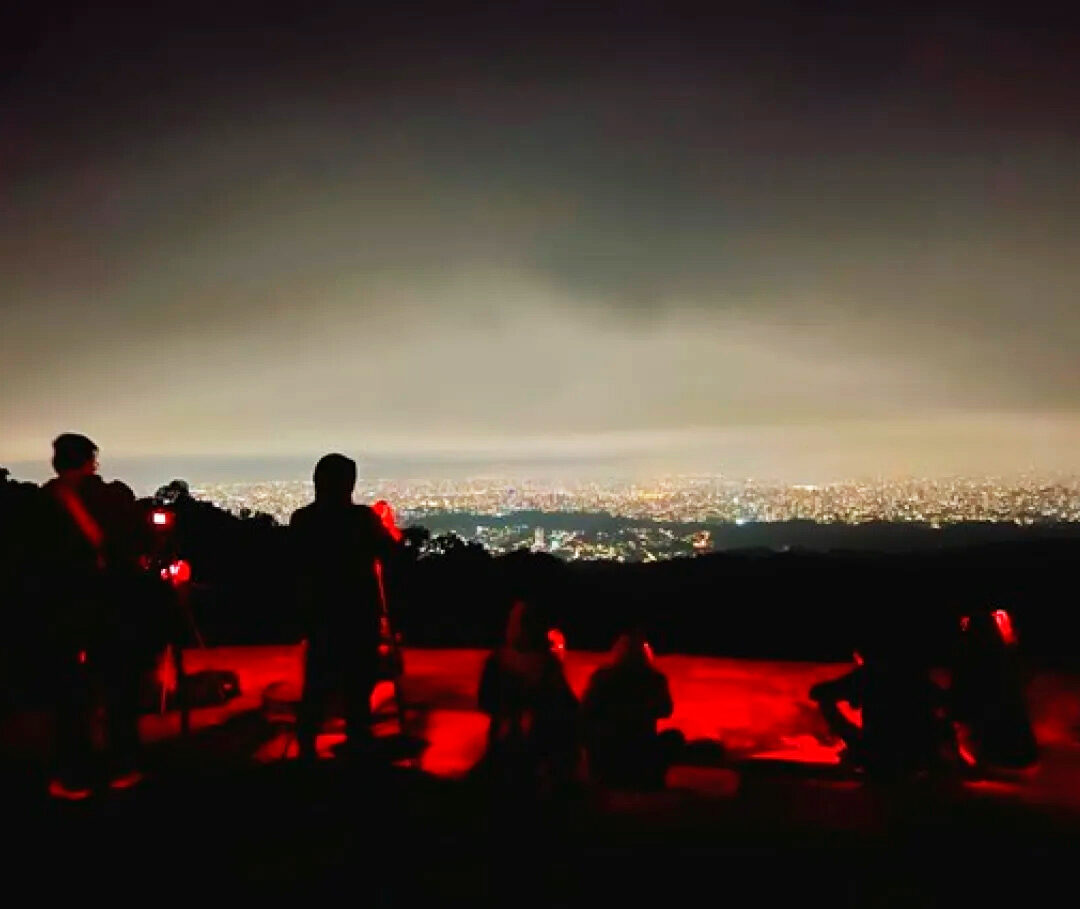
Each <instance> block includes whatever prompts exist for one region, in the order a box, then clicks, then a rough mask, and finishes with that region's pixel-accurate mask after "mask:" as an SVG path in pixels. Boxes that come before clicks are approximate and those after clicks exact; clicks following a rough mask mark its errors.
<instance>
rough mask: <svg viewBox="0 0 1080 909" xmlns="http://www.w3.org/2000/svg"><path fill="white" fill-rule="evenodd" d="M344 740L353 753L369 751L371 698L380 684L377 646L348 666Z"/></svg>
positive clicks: (348, 662) (349, 661) (371, 735)
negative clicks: (378, 683) (376, 686)
mask: <svg viewBox="0 0 1080 909" xmlns="http://www.w3.org/2000/svg"><path fill="white" fill-rule="evenodd" d="M344 668H345V672H344V676H345V679H344V681H345V698H344V700H345V737H346V740H347V742H348V747H349V749H350V750H351V751H356V752H363V751H365V750H368V749H370V746H371V743H372V741H373V739H374V733H373V731H372V728H371V723H372V717H371V697H372V695H373V694H374V693H375V685H376V683H377V681H378V665H377V663H376V650H375V646H371V647H369V648H367V652H365V653H363V654H361V655H358V656H357V657H354V658H353V659H351V660H347V661H346V662H345V667H344Z"/></svg>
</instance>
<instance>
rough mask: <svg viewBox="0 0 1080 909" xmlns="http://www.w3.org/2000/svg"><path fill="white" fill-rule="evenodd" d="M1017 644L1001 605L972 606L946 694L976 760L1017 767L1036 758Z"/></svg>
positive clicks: (1008, 619) (961, 636)
mask: <svg viewBox="0 0 1080 909" xmlns="http://www.w3.org/2000/svg"><path fill="white" fill-rule="evenodd" d="M1017 647H1018V642H1017V639H1016V634H1015V631H1014V630H1013V627H1012V622H1011V619H1010V618H1009V615H1008V613H1007V612H1005V611H1004V610H988V609H979V610H974V611H972V613H971V614H970V615H968V616H967V617H966V619H965V621H964V623H963V625H962V629H961V635H960V641H959V647H958V653H957V656H956V661H955V665H954V667H953V682H952V685H951V687H950V689H949V695H950V703H951V706H952V712H953V717H954V719H955V720H956V722H957V723H958V724H959V725H960V726H961V728H962V730H963V732H964V733H965V734H964V739H965V745H966V746H967V747H968V751H969V757H970V758H972V759H974V761H975V764H976V765H982V766H987V765H989V766H993V767H1000V768H1009V769H1018V768H1023V767H1029V766H1031V765H1032V764H1034V763H1035V762H1036V760H1038V746H1037V744H1036V741H1035V734H1034V732H1033V730H1032V728H1031V720H1030V718H1029V716H1028V709H1027V703H1026V701H1025V697H1024V684H1023V678H1022V673H1021V670H1020V666H1019V661H1018V657H1017Z"/></svg>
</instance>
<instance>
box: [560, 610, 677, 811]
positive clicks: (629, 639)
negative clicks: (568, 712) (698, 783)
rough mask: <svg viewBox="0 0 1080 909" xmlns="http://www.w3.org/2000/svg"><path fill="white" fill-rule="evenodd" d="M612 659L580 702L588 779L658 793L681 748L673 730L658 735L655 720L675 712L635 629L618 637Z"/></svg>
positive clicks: (661, 677) (662, 677) (596, 674)
mask: <svg viewBox="0 0 1080 909" xmlns="http://www.w3.org/2000/svg"><path fill="white" fill-rule="evenodd" d="M612 657H613V658H612V661H611V663H610V664H609V665H607V666H601V667H600V668H599V669H597V670H596V671H595V672H594V673H593V675H592V677H591V678H590V679H589V684H588V687H587V688H586V689H585V694H584V696H583V697H582V701H581V721H582V738H583V742H584V745H585V756H586V760H587V763H588V768H589V777H590V778H591V779H592V780H593V781H594V782H597V783H600V784H601V785H605V786H611V787H614V788H621V789H634V790H649V789H660V788H663V786H664V782H665V777H666V775H667V770H668V767H669V766H670V764H671V763H672V761H673V760H674V759H675V758H676V757H677V755H678V753H679V751H680V750H681V748H682V747H683V745H685V739H684V738H683V735H682V733H681V732H679V731H678V730H677V729H668V730H665V731H664V732H662V733H659V734H658V733H657V729H656V724H657V721H659V720H662V719H666V718H667V717H669V716H671V714H672V711H673V710H674V704H673V703H672V700H671V690H670V687H669V685H668V680H667V677H666V676H665V675H664V674H663V673H662V672H661V671H660V670H659V669H657V668H656V666H655V665H654V664H653V655H652V649H651V648H650V647H649V644H648V642H647V641H646V640H645V636H644V635H643V633H642V632H641V631H640V630H639V629H635V630H632V631H629V632H627V633H625V634H622V635H620V636H619V638H618V640H617V641H616V642H615V647H614V649H613V653H612Z"/></svg>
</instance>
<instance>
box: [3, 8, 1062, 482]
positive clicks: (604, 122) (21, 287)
mask: <svg viewBox="0 0 1080 909" xmlns="http://www.w3.org/2000/svg"><path fill="white" fill-rule="evenodd" d="M513 7H514V9H513V15H509V14H505V15H504V14H502V13H500V12H499V11H498V10H494V11H493V10H491V9H486V8H485V9H484V10H483V11H480V10H472V9H470V10H460V9H459V10H454V11H452V12H449V11H443V12H437V11H435V10H432V11H429V13H428V14H426V15H422V16H421V15H416V16H414V15H410V14H405V13H400V14H399V13H395V12H393V11H387V10H383V11H381V12H377V13H373V12H370V11H366V10H362V9H361V8H360V7H354V8H351V9H350V8H341V9H330V10H328V11H325V12H320V15H319V16H318V17H316V18H317V21H315V22H312V21H310V20H309V19H307V18H305V16H302V15H301V14H300V12H299V11H297V12H294V13H277V14H273V15H271V14H270V13H269V12H268V11H266V10H265V9H262V8H260V20H259V21H260V24H259V25H258V27H255V26H253V25H250V24H249V16H248V14H249V13H250V10H249V9H247V8H246V7H244V6H243V5H241V6H240V7H238V8H225V7H222V6H221V5H218V4H215V5H211V4H198V3H196V4H186V5H184V6H183V7H180V6H178V7H177V8H176V11H175V17H174V18H173V21H172V22H171V26H170V29H168V30H162V29H160V28H158V27H157V26H158V23H159V21H160V20H159V14H160V11H157V12H155V13H154V14H153V15H150V14H146V15H145V16H144V15H143V14H141V13H140V12H138V11H130V10H128V11H124V12H123V13H119V12H111V11H108V10H94V11H82V10H74V9H73V10H65V9H62V8H57V9H55V10H53V12H52V13H49V14H45V13H41V14H37V13H34V12H33V11H32V10H26V11H24V12H23V13H21V14H20V15H21V16H23V17H24V20H25V21H23V22H21V23H20V27H19V28H15V29H12V30H11V34H12V35H15V36H16V37H14V38H7V39H5V40H7V41H9V42H11V45H12V49H13V51H14V52H13V53H12V54H11V55H10V56H9V57H8V59H10V60H11V61H12V65H11V66H9V67H6V68H5V78H4V79H3V82H2V87H0V91H2V96H0V100H2V109H3V111H4V113H3V118H4V135H5V137H6V138H5V142H4V145H3V148H2V150H0V156H2V157H0V160H2V167H0V181H2V182H0V189H2V195H3V204H2V205H0V239H2V242H0V273H3V275H4V285H5V286H4V290H3V293H2V297H0V306H2V315H3V331H2V332H0V388H2V389H3V392H2V394H0V426H2V427H3V429H2V436H0V463H2V464H5V465H6V466H8V467H10V468H11V469H12V470H13V472H15V473H17V474H19V475H20V476H24V477H27V478H40V477H42V476H45V475H47V474H48V464H47V458H48V452H49V441H50V439H51V438H52V437H53V436H55V435H56V434H57V433H58V432H61V431H67V430H70V431H77V432H84V433H86V434H88V435H89V436H91V437H92V438H93V439H94V440H95V441H97V442H98V444H99V445H100V446H101V449H102V469H103V472H104V473H106V474H107V475H120V474H122V473H124V472H125V471H128V472H130V471H135V472H136V473H137V472H138V471H140V470H142V472H143V474H142V475H143V476H145V479H142V480H140V479H135V478H133V479H132V482H136V483H140V484H142V485H143V486H144V487H146V486H150V485H153V484H156V483H159V482H166V481H167V480H168V479H170V478H171V477H172V476H186V477H193V478H195V479H196V480H205V481H224V480H227V479H236V480H249V481H255V480H269V479H296V480H300V479H304V478H306V477H307V476H309V474H310V466H311V464H313V463H314V459H315V458H317V457H318V456H319V455H320V454H322V453H324V452H326V451H330V450H340V451H343V452H345V453H347V454H350V455H352V456H354V457H356V458H357V459H358V460H360V461H361V464H362V470H363V469H364V465H365V464H366V465H367V467H368V469H369V473H374V474H375V475H404V476H408V475H419V476H425V477H433V476H434V477H437V476H443V475H461V474H466V473H470V472H484V471H489V472H490V471H491V470H501V471H504V472H506V471H510V472H514V473H518V474H522V473H524V474H534V473H535V474H539V473H543V472H544V471H548V470H552V469H555V468H558V470H560V471H562V472H569V473H574V472H579V473H581V474H582V475H586V474H590V473H604V472H607V473H612V474H614V473H620V474H626V475H641V476H656V475H661V474H665V473H671V472H681V471H691V472H707V473H710V474H724V475H725V476H732V477H739V478H744V477H764V478H772V479H777V480H783V481H787V482H791V483H807V482H810V483H812V482H827V481H833V480H847V479H851V478H856V477H866V476H944V475H966V476H982V475H987V474H1012V473H1017V472H1029V473H1030V472H1034V473H1040V472H1043V473H1047V474H1049V473H1056V472H1061V471H1066V472H1067V471H1071V470H1072V469H1073V467H1074V465H1075V455H1074V453H1075V451H1076V450H1077V447H1078V444H1080V365H1078V361H1077V358H1076V357H1075V353H1074V352H1075V349H1076V346H1077V343H1078V342H1080V312H1078V309H1077V307H1076V305H1075V300H1076V295H1077V290H1078V288H1080V264H1078V261H1080V260H1078V259H1077V257H1076V255H1075V250H1076V248H1077V239H1078V226H1080V224H1078V220H1080V216H1078V212H1080V205H1078V203H1080V158H1078V156H1077V155H1076V154H1075V149H1076V139H1077V135H1076V132H1077V123H1076V118H1075V116H1074V115H1073V113H1072V112H1074V111H1075V102H1076V89H1075V86H1076V85H1077V84H1080V72H1078V66H1080V64H1078V63H1077V61H1078V60H1080V54H1078V53H1076V51H1077V48H1076V47H1075V45H1073V44H1070V41H1072V39H1071V38H1070V37H1069V32H1067V31H1059V30H1056V29H1055V28H1054V23H1053V21H1052V20H1050V19H1039V20H1038V21H1035V19H1034V17H1032V18H1031V19H1030V20H1025V16H1026V15H1027V14H1026V13H1025V11H1024V10H1015V11H1014V12H1013V14H1011V15H1010V16H1009V17H1007V18H1006V17H1002V16H993V15H990V14H987V15H983V16H978V17H973V16H971V15H967V14H964V13H961V12H959V11H950V9H949V8H948V7H941V8H939V9H938V10H937V11H934V12H921V11H911V12H902V13H901V12H883V11H881V10H876V11H873V12H870V11H866V12H862V11H858V12H845V13H842V12H836V13H828V12H822V11H820V10H813V11H806V10H803V9H800V8H799V7H798V6H793V5H786V4H766V6H764V7H760V9H759V11H758V12H756V13H744V14H724V13H717V14H715V15H713V16H711V17H706V18H701V17H694V16H691V15H690V14H689V13H687V12H685V11H679V10H677V9H676V8H674V7H671V8H669V9H668V12H667V13H666V14H663V15H662V14H660V13H659V12H655V11H649V10H647V9H645V8H643V7H627V8H624V9H622V10H620V11H606V12H604V13H600V12H598V11H592V12H590V11H588V10H577V11H575V10H566V9H559V8H551V7H543V8H541V7H535V8H534V7H532V6H530V5H528V4H526V5H520V4H515V5H513ZM275 16H276V18H274V17H275ZM267 17H270V18H267ZM230 459H232V460H231V461H230ZM410 459H412V462H413V464H410V463H408V462H409V461H410ZM416 463H419V464H420V466H421V467H422V469H420V468H419V467H414V466H413V465H414V464H416ZM243 464H246V465H249V467H250V469H249V470H248V472H247V474H246V475H243V476H238V475H237V473H238V471H240V466H239V465H243ZM387 464H397V465H398V466H397V467H394V468H385V467H382V466H379V465H387ZM207 465H214V466H213V469H210V467H208V466H207ZM522 465H531V466H528V467H527V468H526V469H522ZM391 471H393V474H392V473H391Z"/></svg>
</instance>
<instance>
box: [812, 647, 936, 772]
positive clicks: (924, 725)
mask: <svg viewBox="0 0 1080 909" xmlns="http://www.w3.org/2000/svg"><path fill="white" fill-rule="evenodd" d="M856 661H857V663H858V665H856V667H855V668H854V669H852V670H851V671H850V672H848V673H846V674H845V675H843V676H841V677H840V678H838V679H834V680H832V681H828V682H821V683H820V684H817V685H815V686H814V687H813V688H811V689H810V697H811V699H812V700H814V701H817V702H818V705H819V707H820V708H821V712H822V714H823V715H824V717H825V720H826V722H827V723H828V724H829V727H830V729H831V730H832V732H833V733H834V734H835V735H837V736H839V737H840V738H841V739H842V740H843V742H844V744H845V745H846V748H847V750H846V753H845V755H844V757H845V759H846V760H847V761H848V762H850V763H851V764H853V765H854V766H855V767H858V768H861V769H862V770H864V771H866V772H867V773H868V774H870V775H872V776H874V777H879V778H899V777H904V776H909V775H912V774H915V773H918V772H920V771H923V770H930V769H933V768H934V767H935V766H937V765H938V764H939V763H940V762H941V759H942V754H943V751H944V750H945V748H946V746H947V745H948V742H949V729H950V728H951V727H950V726H949V724H948V721H947V718H946V713H945V692H944V691H942V689H941V688H939V687H938V686H937V685H936V684H935V683H934V682H933V680H932V679H931V678H930V675H929V670H928V668H927V667H926V666H924V665H923V663H922V661H921V660H920V659H919V658H918V656H916V655H915V654H913V653H911V651H910V648H907V647H905V646H904V644H903V643H900V642H891V643H890V642H887V641H886V639H885V638H884V636H881V635H875V636H874V637H873V638H871V639H868V640H867V641H865V643H864V644H863V645H862V646H861V647H860V648H859V650H858V651H857V652H856ZM840 702H846V703H847V704H849V705H850V706H851V707H853V708H856V709H861V711H862V723H861V725H858V724H856V723H854V722H852V721H851V720H850V719H848V718H847V717H846V716H844V715H843V713H842V712H841V711H840V709H839V707H838V704H839V703H840Z"/></svg>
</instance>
